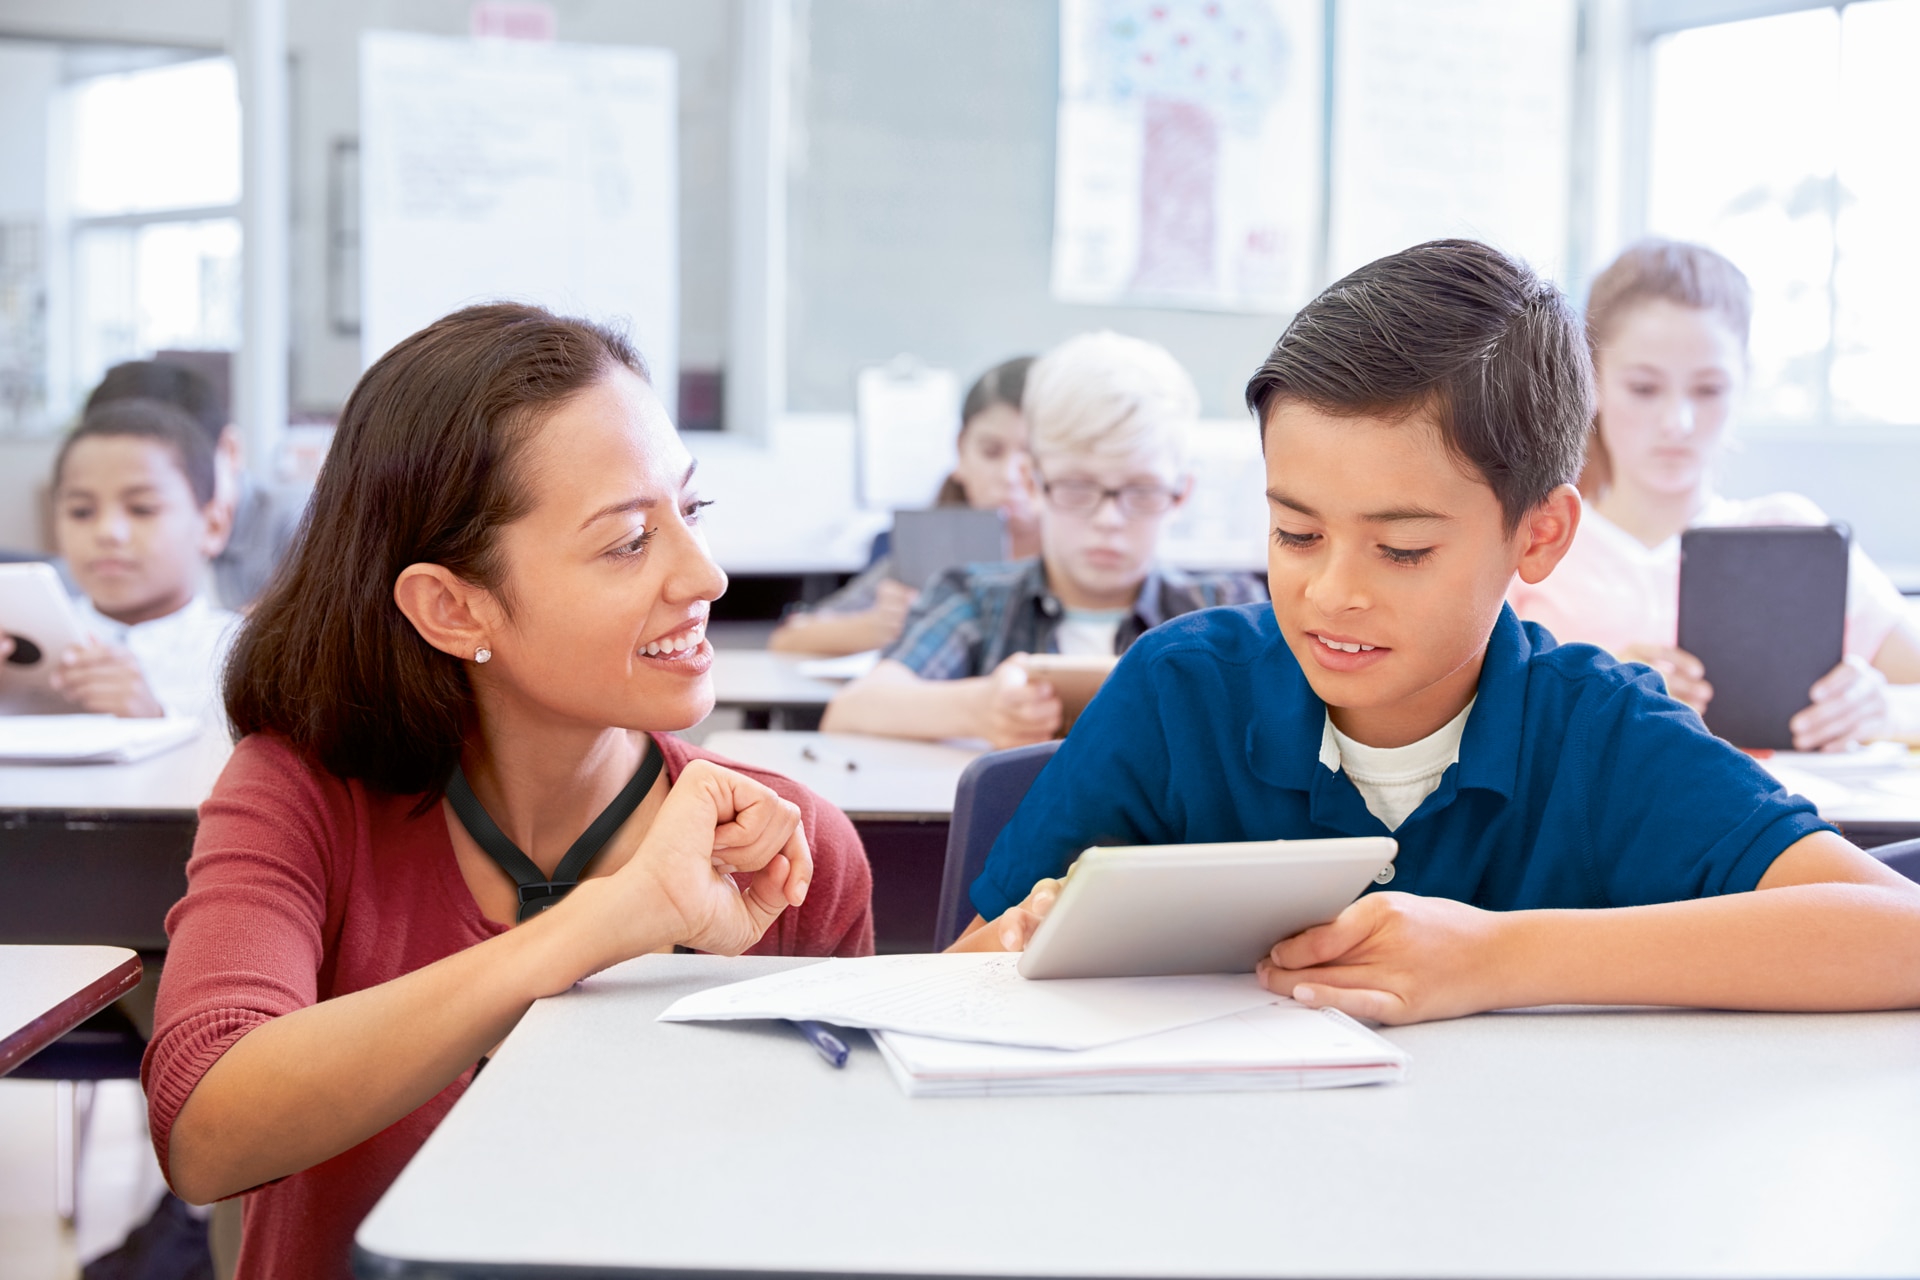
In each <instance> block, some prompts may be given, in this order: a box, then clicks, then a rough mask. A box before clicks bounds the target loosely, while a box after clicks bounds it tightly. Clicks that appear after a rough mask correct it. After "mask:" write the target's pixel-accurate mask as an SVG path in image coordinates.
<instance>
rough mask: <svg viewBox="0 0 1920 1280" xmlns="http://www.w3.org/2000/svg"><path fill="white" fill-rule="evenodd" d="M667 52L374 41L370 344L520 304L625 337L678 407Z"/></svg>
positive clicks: (367, 285) (421, 39) (365, 66)
mask: <svg viewBox="0 0 1920 1280" xmlns="http://www.w3.org/2000/svg"><path fill="white" fill-rule="evenodd" d="M677 102H678V91H677V88H676V63H675V59H674V55H673V52H672V51H671V50H668V49H642V48H627V47H622V46H614V45H569V44H551V43H538V42H533V41H526V40H469V39H457V38H450V37H445V36H432V35H418V34H414V33H409V32H394V31H367V32H363V33H362V35H361V40H360V211H361V258H360V279H361V290H360V294H361V301H360V306H361V327H360V337H361V351H362V355H363V359H364V360H365V361H366V362H367V363H369V364H371V363H372V362H373V361H374V360H375V359H377V358H379V356H380V354H381V353H382V352H384V351H386V350H387V348H389V347H391V346H392V345H393V344H394V343H396V342H398V341H399V340H400V339H401V338H404V337H405V336H407V335H408V334H410V333H412V332H414V331H415V330H416V329H419V328H421V327H422V326H424V325H426V324H428V323H430V322H432V321H433V320H435V319H437V318H438V317H440V316H442V315H445V314H446V313H447V312H449V311H451V310H453V309H455V308H456V307H461V306H465V305H467V304H470V303H475V302H484V301H492V300H495V299H510V300H513V301H520V302H536V303H539V304H541V305H543V306H546V307H549V308H551V309H553V310H556V311H559V312H561V313H562V314H566V315H578V316H585V317H588V318H589V319H594V320H599V321H604V322H608V323H611V324H613V325H614V326H615V327H617V328H620V329H624V330H625V331H626V332H627V333H628V335H629V336H630V337H631V338H632V340H633V343H634V345H635V346H636V347H638V348H639V350H640V353H641V354H642V355H643V356H644V357H645V358H646V360H647V363H648V365H649V366H650V368H651V370H652V375H653V376H652V381H653V385H654V388H655V390H656V391H657V392H658V394H659V395H660V397H661V399H662V400H663V401H665V402H666V405H667V411H668V412H669V413H672V412H673V411H674V403H673V401H674V388H675V387H676V385H677V383H678V365H679V360H678V349H677V348H678V339H679V314H680V296H679V288H680V275H679V222H678V209H679V197H678V190H679V188H678V172H679V157H678V143H677V132H676V130H677V119H678V108H677Z"/></svg>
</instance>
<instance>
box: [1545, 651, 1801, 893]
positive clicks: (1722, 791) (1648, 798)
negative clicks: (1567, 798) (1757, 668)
mask: <svg viewBox="0 0 1920 1280" xmlns="http://www.w3.org/2000/svg"><path fill="white" fill-rule="evenodd" d="M1570 729H1571V734H1570V740H1569V741H1568V743H1567V746H1568V748H1569V749H1571V750H1572V751H1573V752H1574V753H1575V754H1574V756H1573V758H1574V759H1575V760H1578V759H1580V758H1581V757H1582V756H1584V757H1586V759H1587V760H1588V761H1589V763H1590V767H1589V768H1588V769H1585V770H1580V771H1578V772H1579V773H1581V774H1583V775H1584V776H1585V778H1586V779H1587V780H1588V782H1587V785H1588V786H1589V788H1590V791H1589V794H1588V796H1587V797H1586V800H1587V811H1588V813H1589V815H1590V824H1591V825H1590V830H1591V832H1592V837H1593V838H1592V845H1591V847H1590V849H1589V850H1588V856H1589V858H1590V859H1591V862H1590V865H1591V866H1592V867H1593V869H1594V870H1595V872H1596V873H1597V876H1598V879H1599V881H1600V884H1601V888H1602V890H1603V893H1604V898H1605V903H1606V905H1609V906H1617V907H1625V906H1642V905H1645V904H1649V903H1655V902H1678V901H1683V900H1687V899H1692V898H1704V897H1712V896H1715V895H1719V894H1725V893H1745V892H1747V891H1749V890H1751V889H1753V888H1755V887H1756V886H1758V884H1759V883H1760V877H1761V876H1763V875H1765V874H1766V872H1767V868H1768V867H1770V866H1772V865H1773V860H1774V859H1775V858H1777V857H1779V856H1780V854H1782V853H1783V852H1785V851H1786V849H1787V848H1788V846H1790V845H1792V844H1794V843H1795V842H1796V841H1798V840H1800V839H1802V838H1803V837H1805V836H1808V835H1811V834H1812V833H1814V832H1816V831H1831V830H1833V829H1834V828H1833V827H1832V826H1831V825H1830V824H1828V823H1826V822H1824V821H1822V820H1821V819H1820V816H1819V814H1818V813H1817V812H1816V811H1815V809H1814V807H1813V804H1812V803H1811V802H1810V801H1808V800H1806V799H1805V798H1804V797H1801V796H1797V795H1794V794H1792V793H1790V792H1788V791H1787V790H1786V789H1785V788H1784V787H1782V786H1781V785H1780V784H1779V783H1778V782H1776V781H1775V780H1774V778H1773V776H1772V775H1771V774H1769V773H1768V772H1767V771H1766V770H1765V769H1763V768H1761V767H1760V765H1759V764H1758V763H1756V762H1755V761H1754V760H1753V759H1752V758H1751V757H1749V756H1747V755H1746V754H1744V753H1742V752H1740V751H1737V750H1735V749H1734V748H1733V747H1731V746H1728V745H1727V744H1726V743H1725V742H1724V741H1722V740H1721V739H1719V738H1716V737H1714V736H1713V735H1712V734H1710V733H1708V732H1707V729H1706V726H1705V725H1703V724H1701V723H1700V718H1699V717H1698V716H1697V715H1695V714H1694V713H1693V711H1692V710H1691V709H1689V708H1688V707H1686V706H1684V705H1683V704H1681V703H1678V702H1675V701H1674V700H1673V699H1671V698H1669V697H1667V696H1666V695H1665V693H1664V692H1663V690H1662V689H1661V687H1660V685H1659V677H1658V676H1656V675H1654V674H1653V673H1652V672H1649V671H1644V670H1642V671H1641V672H1640V673H1639V674H1638V675H1637V676H1635V677H1633V678H1631V679H1629V680H1623V681H1621V682H1620V683H1618V684H1617V685H1615V686H1614V687H1613V689H1612V690H1611V691H1610V692H1608V693H1607V694H1605V695H1604V701H1603V703H1602V705H1601V706H1599V707H1598V708H1597V709H1596V713H1595V714H1593V715H1590V716H1583V717H1578V718H1577V720H1576V723H1575V724H1574V725H1573V726H1570Z"/></svg>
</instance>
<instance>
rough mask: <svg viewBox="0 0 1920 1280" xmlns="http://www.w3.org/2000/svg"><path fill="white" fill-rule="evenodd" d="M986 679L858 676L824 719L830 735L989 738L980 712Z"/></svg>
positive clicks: (830, 707)
mask: <svg viewBox="0 0 1920 1280" xmlns="http://www.w3.org/2000/svg"><path fill="white" fill-rule="evenodd" d="M986 684H987V681H986V678H985V677H984V676H973V677H969V678H968V679H964V680H922V679H920V678H918V677H917V676H892V677H882V678H879V679H874V678H871V677H869V678H867V679H863V680H856V681H854V682H853V683H852V684H850V685H848V686H847V687H846V688H845V689H842V690H841V691H840V692H839V693H838V694H836V695H835V696H834V699H833V701H832V702H830V703H828V704H827V710H826V713H825V714H824V715H822V716H821V717H820V727H821V728H822V729H823V730H826V731H828V732H831V733H877V734H885V735H887V736H888V737H894V738H924V739H926V740H928V741H938V740H940V739H942V738H977V737H983V736H985V728H984V726H983V724H982V717H981V714H980V708H981V704H982V703H983V702H984V701H985V697H984V695H985V691H986Z"/></svg>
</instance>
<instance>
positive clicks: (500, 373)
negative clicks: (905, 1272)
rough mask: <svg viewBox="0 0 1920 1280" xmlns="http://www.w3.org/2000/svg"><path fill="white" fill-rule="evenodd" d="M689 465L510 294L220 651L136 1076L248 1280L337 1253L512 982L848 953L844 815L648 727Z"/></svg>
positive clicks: (479, 320)
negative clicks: (149, 1031)
mask: <svg viewBox="0 0 1920 1280" xmlns="http://www.w3.org/2000/svg"><path fill="white" fill-rule="evenodd" d="M693 475H694V466H693V461H692V459H691V458H690V457H689V456H688V454H687V450H686V448H685V446H684V445H683V444H682V443H681V441H680V438H679V436H678V434H677V433H676V432H675V431H674V428H673V425H672V423H671V422H669V421H668V420H667V416H666V413H665V411H664V410H663V409H662V407H661V405H660V401H659V399H658V398H657V397H656V396H655V395H654V393H653V390H652V388H651V387H650V386H649V385H648V383H647V380H646V369H645V366H644V364H642V363H641V361H640V359H639V358H638V356H637V355H636V354H635V353H634V352H633V351H632V349H631V348H630V347H629V346H628V345H627V344H626V342H625V341H624V340H622V339H621V338H619V337H618V336H617V335H614V334H612V333H609V332H607V331H606V330H603V329H600V328H598V327H597V326H594V325H590V324H587V323H584V322H581V321H577V320H569V319H561V318H557V317H555V316H552V315H550V314H548V313H546V312H544V311H541V310H538V309H537V308H532V307H523V306H507V305H499V306H488V307H475V308H470V309H468V310H465V311H461V312H456V313H455V314H453V315H451V316H448V317H446V318H445V319H443V320H441V321H439V322H437V323H435V324H433V325H431V326H429V327H428V328H426V329H424V330H422V331H421V332H420V333H417V334H415V335H413V336H412V337H411V338H408V339H407V340H406V341H404V342H402V343H400V344H399V345H398V346H396V347H395V348H394V349H393V350H392V351H390V352H389V353H388V354H387V355H385V356H383V357H382V358H381V359H380V361H379V362H378V363H376V364H375V365H374V366H373V368H371V369H369V370H368V371H367V374H366V376H365V377H363V378H362V379H361V382H360V385H359V386H358V387H357V388H356V389H355V391H354V394H353V396H352V398H351V399H350V400H349V401H348V403H347V407H346V410H345V412H344V414H343V416H342V419H341V423H340V428H339V432H338V435H337V438H336V441H335V444H334V446H333V451H332V454H331V456H330V457H329V459H328V462H327V465H326V469H325V470H324V471H323V472H322V473H321V476H320V480H319V484H318V486H317V488H316V489H315V492H314V499H313V505H312V508H311V509H310V511H309V514H308V517H307V523H306V525H305V527H304V528H303V529H302V531H301V536H300V540H299V543H298V545H297V547H296V549H295V552H294V555H293V558H292V560H291V561H290V562H289V564H288V566H287V567H286V569H285V570H284V571H283V572H282V574H281V575H280V576H279V577H278V578H277V579H276V580H275V582H274V583H273V584H272V585H271V586H270V587H269V589H268V591H267V593H266V595H265V596H264V597H263V598H262V600H261V602H260V605H259V607H258V609H257V610H256V612H255V613H254V615H253V616H252V618H251V620H250V621H249V623H248V624H247V627H246V629H245V631H244V632H243V633H242V635H241V638H240V640H239V642H238V644H237V646H236V649H235V653H234V658H233V662H232V665H231V666H230V668H229V671H228V678H227V709H228V713H229V715H230V716H231V717H232V719H233V722H234V726H235V728H236V731H237V732H238V733H240V734H241V735H243V736H242V738H241V740H240V743H239V745H238V747H237V748H236V749H235V751H234V756H233V761H232V763H231V764H230V765H229V766H228V768H227V771H226V773H225V774H224V775H223V776H222V777H221V779H220V782H219V784H218V786H217V787H216V788H215V790H214V793H213V795H212V797H211V798H210V799H209V800H208V801H207V803H206V804H205V805H204V806H203V807H202V809H201V818H200V830H199V835H198V837H197V839H196V840H195V844H194V853H193V857H192V860H191V861H190V862H189V863H188V867H187V874H188V891H187V896H186V897H185V898H184V899H182V901H181V902H180V903H179V905H177V906H176V907H175V908H174V910H173V912H172V914H171V915H170V916H169V917H168V920H167V928H168V934H169V936H170V939H171V950H170V952H169V955H168V964H167V971H166V975H165V978H164V980H163V982H162V984H161V989H160V997H159V1008H158V1010H157V1014H156V1030H155V1035H154V1038H153V1041H152V1044H151V1046H150V1047H149V1049H148V1053H147V1060H146V1063H145V1067H144V1073H143V1074H144V1080H145V1084H146V1088H147V1092H148V1098H149V1104H150V1113H151V1123H152V1129H153V1141H154V1147H155V1150H156V1151H157V1152H158V1154H159V1156H160V1160H161V1164H162V1167H163V1168H165V1169H166V1171H167V1175H168V1178H169V1180H170V1181H171V1183H172V1184H173V1186H174V1188H175V1189H176V1190H177V1191H178V1192H179V1193H180V1194H181V1195H182V1196H183V1197H185V1198H187V1199H189V1200H195V1201H206V1200H213V1199H217V1198H220V1197H223V1196H230V1195H235V1194H238V1193H240V1192H243V1191H250V1192H251V1194H249V1195H248V1196H247V1200H246V1226H245V1233H244V1243H243V1246H242V1251H241V1259H240V1274H241V1275H242V1276H275V1277H281V1276H345V1275H347V1274H348V1267H349V1248H350V1244H351V1240H352V1235H353V1230H354V1227H355V1226H356V1224H357V1223H358V1222H359V1220H360V1219H361V1218H362V1217H363V1216H364V1215H365V1214H366V1212H367V1210H368V1209H369V1208H371V1207H372V1205H373V1203H374V1201H375V1200H377V1199H378V1198H379V1196H380V1194H381V1193H382V1192H383V1191H384V1190H385V1189H386V1187H387V1184H388V1183H390V1182H391V1181H392V1179H393V1177H394V1176H395V1175H396V1174H397V1173H398V1172H399V1170H400V1168H401V1167H402V1166H403V1165H404V1164H405V1163H406V1161H407V1160H408V1159H409V1158H410V1157H411V1156H412V1154H413V1152H414V1151H415V1150H416V1149H417V1148H418V1147H419V1145H420V1143H421V1142H423V1141H424V1140H425V1138H426V1136H427V1134H428V1133H429V1132H431V1131H432V1129H433V1128H434V1126H435V1125H437V1124H438V1123H439V1121H440V1119H441V1117H442V1116H444V1115H445V1114H446V1112H447V1109H448V1108H449V1107H450V1106H452V1104H453V1102H454V1100H455V1099H456V1098H458V1097H459V1095H460V1093H461V1092H462V1091H463V1090H464V1089H465V1087H466V1085H467V1083H468V1082H469V1081H470V1080H471V1079H472V1076H473V1073H474V1072H475V1071H476V1070H478V1065H477V1064H479V1063H481V1062H483V1061H484V1058H485V1055H487V1054H488V1053H489V1052H490V1051H491V1050H492V1049H493V1047H494V1046H496V1045H498V1044H499V1042H500V1041H501V1039H502V1038H503V1037H504V1036H505V1035H506V1034H507V1033H508V1032H509V1031H510V1030H512V1028H513V1026H514V1024H515V1023H516V1022H517V1021H518V1020H519V1018H520V1016H521V1014H523V1013H524V1012H525V1011H526V1009H527V1007H528V1005H529V1004H531V1003H532V1001H533V1000H535V999H537V998H539V997H541V996H546V995H553V994H557V993H559V992H562V991H565V990H566V989H567V988H568V987H570V986H571V985H573V983H575V982H577V981H579V980H580V979H581V978H584V977H586V976H587V975H589V974H592V973H595V972H597V971H598V970H600V969H603V968H605V967H607V966H608V965H611V964H615V963H618V962H619V961H622V960H625V959H628V958H630V957H632V956H637V955H643V954H646V953H648V952H654V951H661V950H669V949H671V948H673V947H675V946H684V947H689V948H692V949H695V950H701V951H711V952H718V953H726V954H735V953H739V952H742V951H748V950H752V951H755V952H759V953H763V954H782V955H852V954H861V953H864V952H868V951H871V950H872V945H873V944H872V938H873V928H872V917H871V913H870V910H869V907H868V896H869V889H870V885H871V879H870V876H869V873H868V870H867V865H866V858H865V855H864V853H863V852H862V851H861V848H860V844H859V840H858V837H856V836H855V835H854V834H853V830H852V827H851V826H850V825H849V824H848V822H847V820H846V818H845V817H844V815H842V814H840V813H839V812H838V811H836V810H834V809H833V808H832V807H830V806H828V805H826V804H825V803H823V802H822V801H820V800H819V799H818V798H817V797H815V796H813V795H812V794H811V793H810V792H808V791H806V790H805V789H804V788H802V787H799V786H797V785H796V784H794V783H792V782H789V781H787V780H786V779H784V778H780V777H777V776H774V775H770V774H766V773H757V772H754V771H750V770H734V769H731V768H727V767H724V766H723V765H722V764H719V763H716V762H714V761H713V760H711V759H708V758H705V757H703V756H702V755H701V753H700V752H698V751H697V750H696V749H694V748H692V747H690V746H688V745H687V744H685V743H683V742H681V741H680V740H679V739H677V738H674V737H671V736H669V734H670V732H671V731H672V730H676V729H684V728H687V727H689V726H690V725H692V724H694V723H696V722H697V721H699V720H700V719H701V718H702V717H703V716H705V715H706V713H707V712H708V710H709V709H711V707H712V705H713V689H712V685H711V682H710V681H709V679H708V674H707V671H708V667H709V666H710V665H711V662H712V657H713V655H712V650H711V648H710V647H709V646H708V644H707V642H706V638H705V629H706V621H707V611H708V607H709V605H710V604H711V602H712V601H713V600H714V599H715V598H716V597H718V596H719V595H720V593H721V592H722V591H723V590H725V588H726V576H725V575H724V574H722V573H721V572H720V570H719V569H718V567H716V566H715V564H714V563H713V560H712V559H711V557H709V556H708V554H707V550H706V544H705V541H704V538H703V537H702V535H701V532H700V527H699V513H700V509H701V508H702V507H703V506H705V505H706V503H705V502H704V501H703V500H702V499H701V498H700V497H699V496H698V494H697V493H696V492H695V491H694V489H693V487H692V486H693ZM516 924H518V927H515V926H516Z"/></svg>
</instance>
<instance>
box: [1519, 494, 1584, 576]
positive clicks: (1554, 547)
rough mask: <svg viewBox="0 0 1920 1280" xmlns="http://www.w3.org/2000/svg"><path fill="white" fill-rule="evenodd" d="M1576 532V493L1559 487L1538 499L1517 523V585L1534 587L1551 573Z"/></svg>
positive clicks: (1577, 520) (1577, 508) (1578, 500)
mask: <svg viewBox="0 0 1920 1280" xmlns="http://www.w3.org/2000/svg"><path fill="white" fill-rule="evenodd" d="M1579 529H1580V491H1579V490H1578V489H1576V488H1574V487H1573V486H1572V485H1570V484H1563V485H1561V486H1559V487H1558V488H1556V489H1555V490H1554V491H1553V492H1552V493H1549V494H1548V495H1547V496H1546V497H1544V498H1542V499H1541V500H1540V502H1539V503H1538V504H1537V505H1535V507H1534V508H1533V510H1531V511H1529V512H1527V514H1526V515H1524V516H1522V517H1521V519H1520V527H1519V528H1518V529H1516V530H1515V531H1514V537H1515V538H1517V539H1519V542H1520V563H1519V565H1517V566H1516V567H1515V570H1514V571H1515V572H1516V573H1518V574H1519V575H1520V581H1522V582H1525V583H1529V584H1532V583H1535V582H1539V581H1541V580H1542V579H1544V578H1545V577H1546V576H1547V575H1548V574H1550V573H1552V572H1553V569H1554V566H1555V565H1557V564H1559V563H1560V561H1561V559H1562V558H1564V557H1565V556H1566V554H1567V548H1569V547H1571V546H1572V545H1573V535H1574V534H1575V533H1577V532H1578V531H1579Z"/></svg>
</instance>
